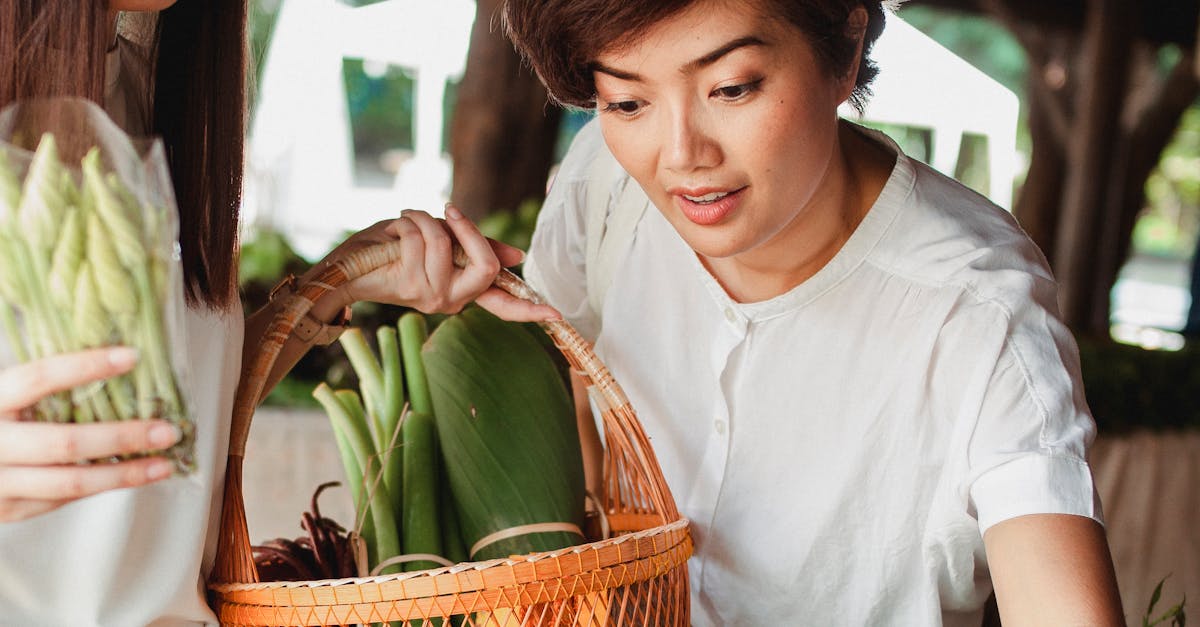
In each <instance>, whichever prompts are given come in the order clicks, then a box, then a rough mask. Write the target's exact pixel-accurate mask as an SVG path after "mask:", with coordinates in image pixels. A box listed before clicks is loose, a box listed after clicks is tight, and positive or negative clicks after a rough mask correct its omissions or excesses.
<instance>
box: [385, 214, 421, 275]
mask: <svg viewBox="0 0 1200 627" xmlns="http://www.w3.org/2000/svg"><path fill="white" fill-rule="evenodd" d="M388 230H389V232H390V233H391V234H392V235H394V236H395V237H396V238H398V239H399V240H400V267H401V269H402V270H404V271H405V273H406V274H407V275H409V276H410V280H419V281H420V282H421V283H426V282H427V279H426V278H425V277H424V271H423V270H422V268H423V267H424V263H425V240H423V239H422V238H421V229H419V228H417V224H416V223H415V222H413V221H412V219H411V218H409V217H408V215H407V212H406V213H403V214H401V216H400V218H398V219H397V220H395V221H394V222H393V223H392V226H391V227H390V228H389V229H388ZM418 277H420V278H418Z"/></svg>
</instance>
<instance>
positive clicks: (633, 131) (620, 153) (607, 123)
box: [600, 118, 658, 186]
mask: <svg viewBox="0 0 1200 627" xmlns="http://www.w3.org/2000/svg"><path fill="white" fill-rule="evenodd" d="M600 131H601V133H602V134H603V135H604V143H605V144H607V145H608V149H609V151H610V152H612V154H613V157H616V159H617V163H620V164H621V167H622V168H624V169H625V171H626V172H628V173H629V174H630V175H631V176H633V178H634V179H636V180H637V181H638V182H640V183H642V184H643V186H647V185H648V184H649V183H651V182H652V181H653V180H654V167H655V163H656V162H657V154H658V152H657V145H658V144H657V140H656V138H655V137H654V134H653V133H652V132H650V127H649V125H647V124H644V123H642V124H639V123H637V122H625V121H620V120H608V119H604V118H601V120H600Z"/></svg>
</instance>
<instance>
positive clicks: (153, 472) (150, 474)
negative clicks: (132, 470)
mask: <svg viewBox="0 0 1200 627" xmlns="http://www.w3.org/2000/svg"><path fill="white" fill-rule="evenodd" d="M170 474H171V464H170V463H169V462H167V461H166V460H162V459H156V460H154V461H152V462H150V465H149V466H147V467H146V478H147V479H149V480H151V481H158V480H159V479H166V478H167V476H168V475H170Z"/></svg>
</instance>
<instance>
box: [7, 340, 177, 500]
mask: <svg viewBox="0 0 1200 627" xmlns="http://www.w3.org/2000/svg"><path fill="white" fill-rule="evenodd" d="M136 361H137V355H136V352H135V351H134V350H133V349H129V348H102V349H96V350H90V351H83V352H78V353H69V354H65V355H58V356H55V357H48V358H45V359H40V360H35V361H31V362H29V363H26V364H21V365H19V366H14V367H12V368H8V369H5V370H0V522H11V521H16V520H23V519H26V518H31V517H33V516H37V515H39V514H44V513H46V512H48V511H51V510H53V509H57V508H59V507H62V506H63V505H66V504H67V503H70V502H71V501H75V500H78V499H81V498H83V497H85V496H91V495H93V494H96V493H98V492H104V491H106V490H114V489H117V488H128V487H133V486H140V485H145V484H147V483H152V482H155V481H158V480H161V479H164V478H166V477H168V476H169V475H170V474H171V464H170V462H168V461H167V460H166V459H164V458H162V457H148V458H143V459H135V460H130V461H123V462H113V463H97V464H85V463H82V462H88V461H90V460H104V459H109V458H112V457H116V456H119V455H126V454H130V453H143V452H146V451H158V450H163V449H165V448H167V447H169V446H171V445H172V444H175V442H177V441H178V440H179V430H178V429H177V428H175V427H174V426H173V425H171V424H170V423H168V422H166V421H163V420H145V421H142V420H136V421H126V422H106V423H89V424H49V423H39V422H28V421H22V420H21V416H22V414H23V413H25V412H27V411H28V410H29V409H30V408H31V407H32V406H33V405H35V404H36V403H37V402H38V400H40V399H42V398H43V397H45V396H48V395H50V394H53V393H55V392H60V391H64V390H69V389H71V388H73V387H77V386H79V385H83V384H85V383H90V382H92V381H100V380H102V379H107V378H109V377H114V376H116V375H119V374H122V373H125V372H128V371H129V370H130V369H131V368H132V367H133V365H134V363H135V362H136Z"/></svg>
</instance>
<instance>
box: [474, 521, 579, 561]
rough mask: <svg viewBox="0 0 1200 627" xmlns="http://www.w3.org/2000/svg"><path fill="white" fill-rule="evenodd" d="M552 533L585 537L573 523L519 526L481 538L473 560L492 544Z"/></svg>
mask: <svg viewBox="0 0 1200 627" xmlns="http://www.w3.org/2000/svg"><path fill="white" fill-rule="evenodd" d="M552 531H565V532H567V533H573V534H575V535H577V536H579V537H580V538H582V537H584V535H583V530H582V529H580V528H579V526H578V525H573V524H571V523H565V522H553V523H534V524H532V525H518V526H516V527H509V528H508V529H501V530H500V531H497V532H496V533H492V534H488V535H486V536H484V537H482V538H480V539H479V542H476V543H475V544H474V545H473V546H472V547H471V554H470V555H471V559H474V558H475V555H476V554H477V553H479V552H480V551H482V550H483V549H484V548H486V547H488V546H490V545H492V544H495V543H497V542H499V541H501V540H507V539H509V538H515V537H517V536H524V535H529V534H531V533H550V532H552Z"/></svg>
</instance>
